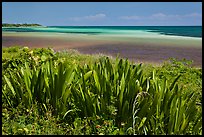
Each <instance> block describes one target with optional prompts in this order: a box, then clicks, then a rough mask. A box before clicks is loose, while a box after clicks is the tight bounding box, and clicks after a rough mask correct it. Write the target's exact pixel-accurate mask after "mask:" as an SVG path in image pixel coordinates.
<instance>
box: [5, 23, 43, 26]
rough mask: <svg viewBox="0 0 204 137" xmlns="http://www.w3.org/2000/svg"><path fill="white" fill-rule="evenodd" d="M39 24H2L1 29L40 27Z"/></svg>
mask: <svg viewBox="0 0 204 137" xmlns="http://www.w3.org/2000/svg"><path fill="white" fill-rule="evenodd" d="M41 26H42V25H40V24H27V23H24V24H9V23H3V24H2V27H41Z"/></svg>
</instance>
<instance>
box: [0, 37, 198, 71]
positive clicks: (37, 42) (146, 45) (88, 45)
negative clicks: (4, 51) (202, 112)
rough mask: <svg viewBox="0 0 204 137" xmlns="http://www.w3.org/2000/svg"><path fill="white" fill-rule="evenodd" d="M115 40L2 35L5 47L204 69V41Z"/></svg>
mask: <svg viewBox="0 0 204 137" xmlns="http://www.w3.org/2000/svg"><path fill="white" fill-rule="evenodd" d="M199 42H200V41H198V42H197V43H195V42H194V41H191V40H189V41H188V40H187V41H184V42H183V41H182V40H179V39H178V40H174V41H167V40H162V39H161V40H158V39H156V40H155V39H145V38H144V39H131V38H127V39H125V38H124V40H123V39H117V37H116V38H115V39H113V38H109V39H106V37H105V38H104V37H102V38H101V37H99V36H98V37H96V36H86V35H73V34H72V35H71V34H70V35H56V34H52V35H51V36H50V35H49V36H47V35H43V36H41V35H33V34H32V35H31V33H30V34H27V36H24V35H18V33H17V34H14V35H12V34H9V35H5V33H2V47H10V46H15V45H19V46H27V47H29V48H47V47H50V48H53V49H54V50H56V51H60V50H66V49H75V50H77V51H79V52H80V53H82V54H90V55H92V54H104V55H108V56H113V57H116V56H117V54H120V57H121V58H128V59H129V60H131V61H134V62H144V63H145V62H147V63H148V62H149V63H150V64H161V63H162V62H163V61H166V60H167V59H168V58H171V57H173V58H178V59H182V58H186V59H187V60H193V61H194V62H193V64H192V66H197V67H202V40H201V44H200V43H199Z"/></svg>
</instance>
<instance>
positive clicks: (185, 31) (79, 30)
mask: <svg viewBox="0 0 204 137" xmlns="http://www.w3.org/2000/svg"><path fill="white" fill-rule="evenodd" d="M2 32H46V33H72V34H87V35H128V36H140V35H142V36H161V35H167V36H182V37H196V38H202V26H47V27H19V28H16V27H12V28H6V27H3V28H2Z"/></svg>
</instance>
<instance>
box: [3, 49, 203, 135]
mask: <svg viewBox="0 0 204 137" xmlns="http://www.w3.org/2000/svg"><path fill="white" fill-rule="evenodd" d="M2 52H3V58H2V68H3V69H2V71H3V73H2V104H3V105H2V114H3V115H2V122H3V125H2V134H64V135H124V134H125V135H133V134H134V135H186V134H189V135H192V134H193V135H201V134H202V98H201V96H202V69H197V68H193V67H190V66H189V64H188V63H189V62H188V61H186V60H181V61H178V60H175V59H170V62H168V63H164V65H162V66H157V67H155V66H150V67H147V66H145V64H134V63H131V62H129V61H128V60H127V59H126V60H125V59H120V58H116V59H111V58H109V57H106V56H94V57H91V56H88V55H82V54H79V53H77V52H73V51H64V52H57V53H56V52H54V51H53V50H52V49H50V48H48V49H43V48H42V49H29V48H23V47H11V48H4V49H3V51H2ZM13 53H14V54H13ZM11 123H12V124H11Z"/></svg>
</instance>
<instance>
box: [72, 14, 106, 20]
mask: <svg viewBox="0 0 204 137" xmlns="http://www.w3.org/2000/svg"><path fill="white" fill-rule="evenodd" d="M104 18H106V14H103V13H99V14H96V15H89V16H82V17H71V18H69V19H70V20H72V21H82V20H101V19H104Z"/></svg>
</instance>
